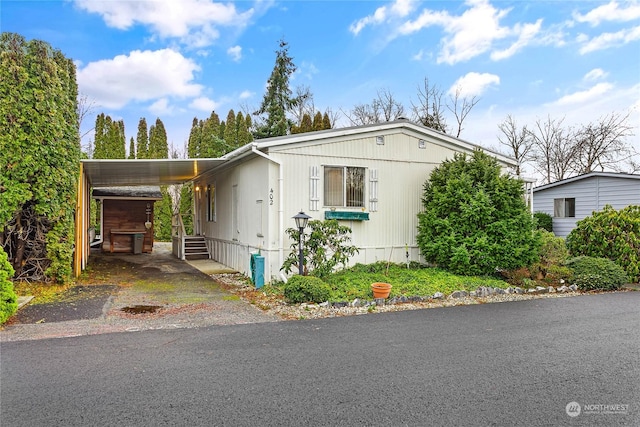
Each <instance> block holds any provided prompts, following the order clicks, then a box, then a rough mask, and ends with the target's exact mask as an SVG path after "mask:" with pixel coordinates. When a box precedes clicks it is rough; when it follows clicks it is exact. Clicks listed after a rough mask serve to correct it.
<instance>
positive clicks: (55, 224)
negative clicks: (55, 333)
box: [0, 33, 80, 282]
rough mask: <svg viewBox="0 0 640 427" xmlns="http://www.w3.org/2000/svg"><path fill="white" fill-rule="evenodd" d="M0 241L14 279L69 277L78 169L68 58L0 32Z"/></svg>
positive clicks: (74, 89)
mask: <svg viewBox="0 0 640 427" xmlns="http://www.w3.org/2000/svg"><path fill="white" fill-rule="evenodd" d="M0 93H1V94H2V96H0V129H1V130H2V131H1V132H0V200H1V202H0V246H2V247H3V249H4V251H5V252H6V253H7V254H8V259H9V260H10V261H11V263H12V267H13V269H14V270H15V273H13V274H14V276H15V278H16V279H24V280H33V281H48V280H51V279H55V280H56V281H60V282H64V281H68V280H70V279H71V276H72V274H71V273H72V270H71V265H72V260H73V245H74V211H75V206H76V192H77V185H78V174H79V171H80V135H79V131H78V113H77V107H78V86H77V84H76V67H75V65H74V63H73V61H72V60H71V59H69V58H66V57H65V56H64V54H63V53H62V52H61V51H59V50H57V49H53V48H52V47H51V46H50V45H49V44H47V43H45V42H43V41H40V40H29V41H27V40H26V39H25V38H24V37H23V36H21V35H19V34H14V33H2V34H0Z"/></svg>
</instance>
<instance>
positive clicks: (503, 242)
mask: <svg viewBox="0 0 640 427" xmlns="http://www.w3.org/2000/svg"><path fill="white" fill-rule="evenodd" d="M422 204H423V206H424V212H422V213H420V214H418V220H419V225H418V236H417V240H418V246H419V247H420V252H421V253H422V255H423V256H424V257H425V259H426V260H427V261H428V262H431V263H435V264H437V265H438V266H439V267H441V268H444V269H446V270H449V271H451V272H453V273H457V274H464V275H486V274H495V272H496V270H513V269H517V268H520V267H526V266H529V265H531V264H532V263H534V262H536V261H537V257H538V248H539V247H540V237H539V234H538V232H537V231H536V230H535V227H534V226H535V223H534V220H533V217H532V215H531V213H530V212H529V209H528V208H527V206H526V204H525V202H524V199H523V197H522V181H520V180H517V179H514V178H512V177H509V176H507V175H506V174H502V173H501V168H500V165H499V164H498V162H497V160H496V159H494V158H492V157H490V156H489V155H487V154H485V153H483V152H482V151H480V150H476V151H474V153H473V154H472V155H471V156H467V155H465V154H456V155H455V157H454V159H453V160H447V161H445V162H443V163H442V164H441V165H440V166H438V167H437V168H436V169H434V170H433V172H432V173H431V176H430V177H429V180H428V181H427V182H426V183H425V185H424V193H423V198H422Z"/></svg>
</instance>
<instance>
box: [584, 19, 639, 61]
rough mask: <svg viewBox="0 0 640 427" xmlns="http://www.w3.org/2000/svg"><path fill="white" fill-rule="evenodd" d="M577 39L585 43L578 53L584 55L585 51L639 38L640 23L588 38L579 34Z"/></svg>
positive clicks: (622, 43)
mask: <svg viewBox="0 0 640 427" xmlns="http://www.w3.org/2000/svg"><path fill="white" fill-rule="evenodd" d="M577 40H578V41H579V42H584V43H585V44H584V45H583V46H582V47H581V48H580V53H581V54H582V55H584V54H585V53H590V52H594V51H597V50H603V49H608V48H611V47H615V46H621V45H625V44H627V43H631V42H634V41H637V40H640V25H639V26H637V27H633V28H627V29H624V30H620V31H618V32H617V33H602V34H600V35H599V36H596V37H594V38H592V39H590V40H589V37H588V36H585V35H584V34H580V35H579V36H578V38H577Z"/></svg>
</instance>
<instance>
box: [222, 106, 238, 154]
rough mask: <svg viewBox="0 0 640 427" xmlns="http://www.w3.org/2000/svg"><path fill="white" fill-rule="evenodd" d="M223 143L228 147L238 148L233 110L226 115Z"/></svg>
mask: <svg viewBox="0 0 640 427" xmlns="http://www.w3.org/2000/svg"><path fill="white" fill-rule="evenodd" d="M224 142H225V143H226V144H227V146H228V147H231V148H235V147H237V146H238V128H237V127H236V113H235V111H233V109H231V110H229V113H227V122H226V124H225V128H224Z"/></svg>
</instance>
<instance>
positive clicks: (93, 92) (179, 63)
mask: <svg viewBox="0 0 640 427" xmlns="http://www.w3.org/2000/svg"><path fill="white" fill-rule="evenodd" d="M199 70H200V67H199V66H198V65H197V64H196V63H195V62H193V61H192V60H191V59H188V58H185V57H184V56H182V55H181V54H180V53H179V52H176V51H174V50H172V49H162V50H156V51H150V50H145V51H140V50H135V51H133V52H131V53H130V54H129V55H118V56H116V57H115V58H113V59H103V60H100V61H95V62H90V63H88V64H87V65H86V66H85V67H84V68H81V69H79V70H78V73H77V78H78V85H79V87H80V90H81V92H82V93H83V94H86V95H87V96H89V97H90V98H92V99H94V100H95V102H96V104H97V105H101V106H104V107H107V108H114V109H118V108H121V107H123V106H125V105H126V104H128V103H129V102H132V101H148V100H151V99H157V98H162V97H167V96H174V97H192V96H197V95H199V94H200V92H201V91H202V86H201V85H199V84H195V83H193V78H194V73H195V72H196V71H199Z"/></svg>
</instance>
